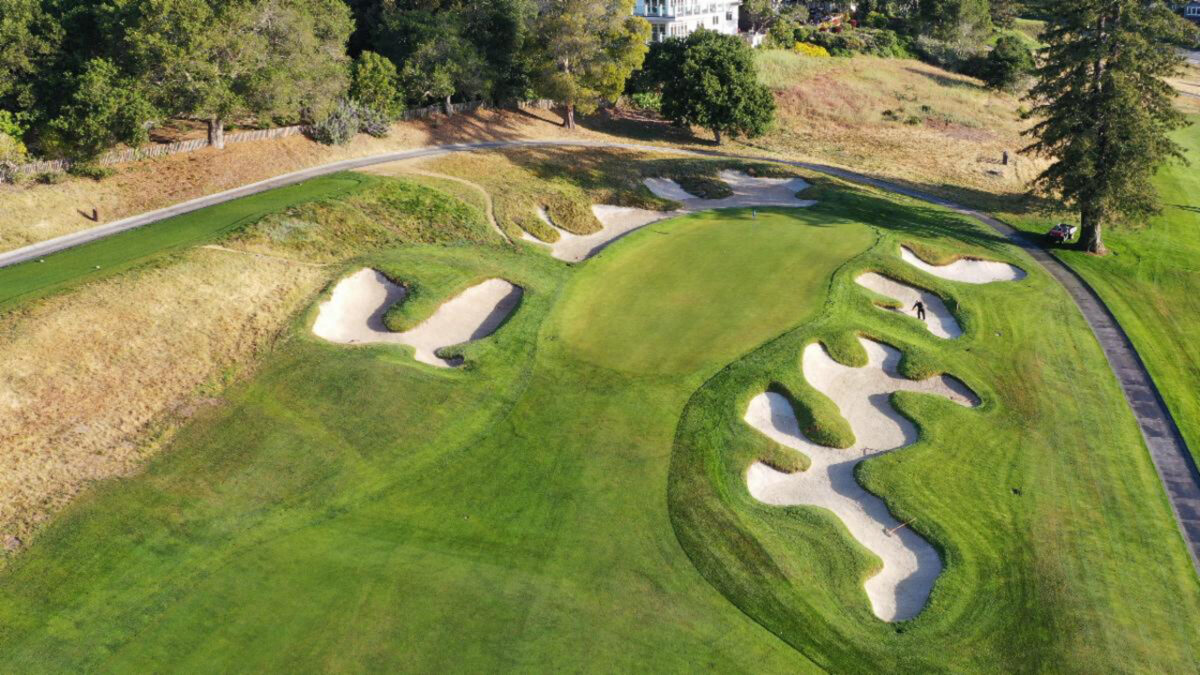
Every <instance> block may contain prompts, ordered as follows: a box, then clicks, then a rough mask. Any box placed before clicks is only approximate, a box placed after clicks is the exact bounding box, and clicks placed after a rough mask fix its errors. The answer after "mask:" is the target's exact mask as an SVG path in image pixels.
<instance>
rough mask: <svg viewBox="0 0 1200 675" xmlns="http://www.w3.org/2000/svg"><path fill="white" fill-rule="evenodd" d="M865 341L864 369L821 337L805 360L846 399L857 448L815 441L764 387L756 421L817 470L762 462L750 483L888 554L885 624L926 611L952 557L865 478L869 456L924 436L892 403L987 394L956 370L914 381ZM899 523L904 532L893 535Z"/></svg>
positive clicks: (873, 582) (878, 585)
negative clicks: (905, 396) (895, 511)
mask: <svg viewBox="0 0 1200 675" xmlns="http://www.w3.org/2000/svg"><path fill="white" fill-rule="evenodd" d="M860 341H861V342H862V345H863V348H865V349H866V350H867V355H868V356H869V363H868V364H867V366H866V367H864V368H849V367H847V366H843V365H841V364H839V363H837V362H836V361H834V360H833V359H832V358H830V357H829V355H828V354H827V353H826V352H825V350H824V348H822V347H821V346H820V345H819V344H812V345H809V346H808V348H806V349H805V350H804V358H803V368H804V375H805V377H806V378H807V379H808V381H809V382H810V383H811V384H812V385H813V387H815V388H816V389H817V390H819V391H820V392H822V393H823V394H825V395H826V396H828V397H829V398H830V399H832V400H833V402H834V403H836V404H837V405H838V408H840V409H841V412H842V415H843V416H844V417H845V418H846V420H847V421H848V422H849V423H850V426H851V428H852V429H853V430H854V434H855V436H856V438H857V442H856V443H855V445H854V447H852V448H849V449H846V450H837V449H834V448H827V447H824V446H821V445H817V444H815V443H812V442H810V441H809V440H808V439H807V438H805V437H804V434H803V433H802V432H801V430H800V427H799V424H798V423H797V422H796V415H795V412H794V411H793V410H792V408H791V405H790V404H789V403H788V401H787V399H786V398H784V397H783V396H780V395H779V394H775V393H766V394H762V395H760V396H757V397H755V398H754V400H752V401H751V402H750V406H749V408H748V409H747V410H746V416H745V420H746V422H747V423H748V424H750V425H751V426H752V427H754V428H755V429H757V430H759V431H760V432H762V433H763V434H765V435H766V436H768V437H769V438H771V439H772V440H774V441H775V442H777V443H779V444H780V445H783V446H785V447H789V448H792V449H794V450H798V451H800V452H803V453H804V454H805V455H807V456H808V457H809V458H810V459H811V460H812V466H811V467H810V468H809V469H808V471H803V472H799V473H795V474H785V473H782V472H780V471H777V470H775V469H773V468H771V467H769V466H767V465H766V464H763V463H761V462H759V463H755V464H754V465H753V466H751V467H750V470H749V471H748V472H747V473H746V482H747V486H748V487H749V490H750V494H751V495H753V496H754V498H755V499H758V500H759V501H762V502H765V503H767V504H773V505H777V506H795V505H805V506H818V507H821V508H825V509H828V510H830V511H832V512H833V513H834V514H835V515H836V516H837V517H838V518H839V519H841V521H842V522H843V523H844V524H845V525H846V528H847V529H848V530H849V531H850V534H851V536H853V537H854V538H855V539H857V540H858V541H859V542H860V543H861V544H862V545H863V546H865V547H866V548H868V549H869V550H870V551H871V552H873V553H874V554H875V555H877V556H879V558H880V559H881V560H882V561H883V569H882V570H880V571H879V572H877V573H876V574H875V575H874V576H872V577H871V578H869V579H867V581H866V582H865V583H864V584H863V586H864V588H865V589H866V591H867V596H868V598H870V601H871V608H872V610H874V612H875V615H876V616H878V617H879V618H881V619H883V620H884V621H903V620H905V619H909V618H912V617H913V616H916V615H917V613H919V612H920V611H921V609H922V608H923V607H924V606H925V604H926V602H927V601H928V600H929V593H930V591H931V590H932V589H933V582H934V581H935V580H936V579H937V577H938V575H939V574H941V571H942V561H941V558H940V557H939V556H938V553H937V551H936V550H935V549H934V548H933V547H932V546H930V544H929V542H927V541H925V540H924V539H922V538H921V537H920V536H918V535H917V534H916V533H915V532H914V531H913V530H912V529H910V528H908V527H900V526H901V523H900V522H898V521H897V520H896V519H895V518H893V517H892V516H891V514H890V513H889V512H888V510H887V506H886V505H885V504H884V502H883V500H881V499H879V498H878V497H876V496H874V495H872V494H871V493H869V492H867V491H866V490H864V489H863V488H862V486H861V485H859V484H858V481H857V480H855V478H854V467H855V465H857V464H858V463H859V462H861V461H863V460H864V459H866V458H868V457H872V456H875V455H879V454H882V453H885V452H889V451H892V450H896V449H898V448H902V447H905V446H907V445H911V444H913V443H915V442H916V441H917V440H918V437H919V436H918V433H917V429H916V427H915V426H914V425H913V424H912V422H910V421H908V419H907V418H905V417H904V416H903V415H901V414H900V413H899V412H898V411H896V409H895V408H893V407H892V405H891V403H890V401H889V398H890V397H889V395H890V394H891V393H892V392H895V391H916V392H922V393H926V394H935V395H938V396H944V397H946V398H948V399H950V400H951V401H954V402H955V403H958V404H959V405H963V406H970V407H974V406H977V405H979V399H978V397H976V396H975V394H974V393H973V392H972V391H971V390H970V389H969V388H968V387H967V386H966V385H965V384H963V383H962V382H960V381H958V380H956V379H954V378H952V377H948V376H940V377H934V378H930V379H928V380H924V381H922V382H914V381H912V380H907V379H905V378H903V377H901V376H900V375H899V374H898V372H897V366H898V365H899V363H900V356H901V355H900V352H899V351H898V350H896V349H894V348H892V347H889V346H887V345H884V344H881V343H878V342H874V341H871V340H866V339H861V338H860ZM896 528H899V529H896ZM890 530H894V531H893V532H892V533H891V534H889V531H890Z"/></svg>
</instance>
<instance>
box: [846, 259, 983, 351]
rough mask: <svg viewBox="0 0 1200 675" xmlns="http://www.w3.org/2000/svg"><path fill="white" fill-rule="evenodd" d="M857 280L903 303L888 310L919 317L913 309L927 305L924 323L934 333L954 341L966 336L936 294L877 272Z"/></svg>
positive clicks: (869, 273)
mask: <svg viewBox="0 0 1200 675" xmlns="http://www.w3.org/2000/svg"><path fill="white" fill-rule="evenodd" d="M854 281H855V282H856V283H858V285H859V286H862V287H863V288H867V289H869V290H872V291H875V292H876V293H878V294H880V295H886V296H887V297H889V298H894V299H896V300H899V301H900V302H901V303H903V306H902V307H901V308H900V309H894V310H893V309H891V308H887V309H889V310H891V311H895V312H899V313H901V314H905V315H909V316H912V317H913V318H916V316H917V313H916V311H915V310H914V309H913V306H914V305H915V304H916V303H917V302H918V301H920V302H921V303H923V304H924V305H925V312H926V318H925V321H924V324H925V327H926V328H928V329H929V332H930V333H933V334H934V335H936V336H938V337H940V338H946V339H950V340H952V339H954V338H957V337H960V336H961V335H962V327H960V326H959V325H958V321H957V320H956V319H955V318H954V315H953V314H951V313H950V310H949V308H947V307H946V303H944V302H942V299H941V298H939V297H938V296H936V295H934V294H933V293H930V292H929V291H927V290H924V289H921V288H917V287H915V286H909V285H908V284H906V283H903V282H900V281H896V280H895V279H891V278H888V277H885V276H883V275H881V274H876V273H874V272H867V273H866V274H863V275H860V276H859V277H858V278H857V279H855V280H854Z"/></svg>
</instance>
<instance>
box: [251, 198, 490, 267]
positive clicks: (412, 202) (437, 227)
mask: <svg viewBox="0 0 1200 675" xmlns="http://www.w3.org/2000/svg"><path fill="white" fill-rule="evenodd" d="M370 181H371V182H370V183H369V187H367V188H365V189H362V190H361V191H359V192H357V193H356V194H353V195H350V196H348V197H347V198H333V199H321V200H317V201H312V202H306V203H303V204H299V205H296V206H293V207H290V208H287V209H285V210H283V211H279V212H277V213H273V214H270V215H268V216H267V217H264V218H262V219H261V220H259V221H258V222H256V223H254V224H253V225H252V226H250V227H247V228H244V229H242V230H241V231H239V232H238V233H237V234H235V235H234V236H232V237H230V238H229V240H228V242H227V243H228V245H231V246H236V247H238V248H240V249H243V250H246V251H254V252H266V253H271V254H287V255H291V256H297V257H301V258H303V259H305V260H309V261H315V262H330V261H336V260H343V259H345V258H349V257H353V256H356V255H361V254H363V253H365V252H367V251H369V250H372V249H378V248H383V247H387V246H395V245H397V244H401V243H437V244H445V243H480V244H497V243H500V242H501V238H500V237H499V235H497V234H496V233H495V232H494V231H493V230H492V229H491V227H490V226H489V225H488V224H487V221H486V219H485V217H484V214H483V211H482V210H481V209H480V208H478V207H477V206H472V205H470V204H468V203H465V202H463V201H461V200H459V199H455V198H452V197H451V195H448V194H447V193H445V192H443V191H441V190H440V189H438V188H434V187H429V186H426V185H421V184H419V183H417V182H414V181H411V180H408V179H398V178H382V177H380V178H371V179H370Z"/></svg>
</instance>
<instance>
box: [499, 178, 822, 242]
mask: <svg viewBox="0 0 1200 675" xmlns="http://www.w3.org/2000/svg"><path fill="white" fill-rule="evenodd" d="M720 176H721V180H723V181H725V182H726V183H727V184H728V185H729V187H730V189H731V190H733V195H731V196H729V197H725V198H723V199H701V198H699V197H696V196H695V195H692V194H691V193H689V192H687V191H686V190H684V189H683V188H682V187H680V185H679V184H678V183H676V182H675V181H673V180H671V179H670V178H646V179H644V180H643V181H642V182H643V183H644V184H645V185H646V187H647V188H649V189H650V191H651V192H653V193H654V194H655V195H657V196H658V197H661V198H663V199H669V200H671V201H677V202H681V203H682V204H683V208H682V209H678V210H675V211H651V210H649V209H639V208H636V207H631V206H614V205H612V204H595V205H593V206H592V213H593V214H595V216H596V220H599V221H600V224H601V225H603V227H602V228H601V229H600V231H599V232H594V233H592V234H585V235H580V234H573V233H571V232H567V231H566V230H564V229H562V228H561V227H559V226H557V225H555V224H554V221H553V220H552V219H551V218H550V214H549V213H548V212H547V211H546V209H545V207H542V206H539V207H537V209H536V212H537V215H538V218H540V219H541V220H542V222H544V223H546V225H549V226H550V227H551V228H553V229H554V230H555V231H557V232H558V241H555V242H554V243H547V242H544V241H542V240H540V239H538V238H537V237H534V236H533V235H531V234H529V233H528V232H524V233H522V235H521V238H522V239H524V240H525V241H529V242H532V243H534V244H537V245H539V246H545V247H547V248H549V249H550V255H552V256H554V257H555V258H558V259H559V260H563V261H565V262H571V263H577V262H582V261H584V260H587V259H588V258H590V257H592V256H594V255H596V254H597V253H599V252H600V251H602V250H604V248H605V247H606V246H608V245H610V244H612V243H613V242H614V241H616V240H618V239H620V238H621V237H624V236H625V235H627V234H629V233H630V232H634V231H635V230H638V229H641V228H643V227H645V226H647V225H650V224H652V223H656V222H658V221H660V220H666V219H668V218H675V217H677V216H682V215H687V214H689V213H695V212H697V211H706V210H710V209H726V208H739V207H741V208H745V207H752V206H762V207H771V206H783V207H795V208H806V207H809V206H812V205H813V204H816V203H817V202H816V201H815V200H812V199H799V198H797V197H796V193H797V192H800V191H801V190H805V189H807V188H809V187H811V186H810V185H809V183H808V182H807V181H805V180H804V179H802V178H756V177H754V176H749V175H747V174H744V173H741V172H739V171H722V172H721V174H720Z"/></svg>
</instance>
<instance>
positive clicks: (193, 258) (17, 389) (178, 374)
mask: <svg viewBox="0 0 1200 675" xmlns="http://www.w3.org/2000/svg"><path fill="white" fill-rule="evenodd" d="M360 179H361V180H360ZM329 183H330V185H331V186H332V187H334V188H336V189H337V191H338V192H337V193H338V195H339V196H337V197H329V196H328V195H329V192H328V191H323V190H320V189H314V185H313V184H312V183H306V184H303V185H301V186H296V187H297V188H299V189H293V188H284V189H282V190H276V191H273V192H270V193H266V194H264V195H260V196H258V197H257V198H252V200H251V201H250V202H249V203H241V204H239V203H234V204H230V205H222V206H218V207H213V208H210V209H205V210H203V211H199V212H196V213H194V214H190V215H189V216H188V217H185V218H186V220H180V219H173V220H170V221H164V222H163V223H161V224H157V225H153V226H150V227H148V228H144V229H139V230H137V231H134V232H131V233H129V234H131V235H134V234H136V235H137V236H136V237H135V238H133V242H132V243H130V242H129V241H125V242H124V244H123V245H121V242H120V241H117V242H115V243H111V242H112V240H106V241H104V242H100V243H101V244H102V245H103V246H101V250H100V251H99V253H97V252H96V250H94V249H93V247H92V246H85V247H81V248H79V249H75V250H73V251H71V252H69V253H71V254H72V256H70V257H69V258H68V260H82V261H83V263H84V266H85V267H88V266H90V265H91V264H92V263H93V262H95V261H97V260H103V261H105V262H106V263H109V262H110V261H111V260H110V259H116V258H119V257H120V256H125V257H127V258H129V261H128V262H127V263H126V267H128V266H130V265H136V267H134V268H133V269H132V271H130V270H128V269H127V270H126V271H125V272H124V273H123V274H113V271H114V269H113V268H112V267H109V266H108V265H107V264H106V267H105V271H106V272H107V275H106V276H101V277H99V278H97V275H96V274H94V273H93V272H91V270H90V269H87V270H85V272H84V275H83V279H79V278H75V279H69V278H65V277H63V278H61V280H60V281H58V282H57V283H56V285H55V286H53V287H52V288H53V289H58V290H60V289H62V288H64V287H68V286H72V285H77V286H76V287H75V288H73V290H68V291H63V292H60V293H58V294H56V295H52V296H51V297H48V298H45V299H43V300H40V301H32V302H30V301H28V300H27V298H28V295H24V296H21V297H19V298H17V299H16V300H15V301H13V302H12V303H10V309H9V310H8V312H7V313H6V314H5V316H4V317H3V318H2V319H0V363H3V364H4V368H3V369H0V541H4V540H5V539H6V538H7V537H10V536H15V537H18V538H20V539H22V540H24V541H29V540H30V538H31V535H32V534H34V533H35V531H36V528H37V526H38V524H39V523H44V522H45V521H47V520H48V518H49V517H50V515H51V514H53V513H54V512H56V511H57V510H58V509H59V508H61V507H62V506H63V505H64V504H65V503H67V501H68V500H69V499H70V498H71V497H72V496H73V495H75V494H77V493H78V492H79V491H80V490H81V489H83V488H84V486H86V485H87V484H88V483H90V482H92V481H95V480H101V479H105V478H110V477H112V476H117V475H126V474H129V473H132V472H134V471H136V470H137V469H138V468H139V467H140V466H141V465H142V463H143V462H144V461H145V459H146V458H147V457H150V456H152V455H153V454H155V453H156V452H157V450H158V449H159V447H160V446H161V445H162V444H163V443H164V442H165V441H166V439H168V438H169V437H170V434H171V432H172V430H173V429H174V428H175V427H176V426H177V425H178V423H179V422H180V421H181V420H185V419H187V418H188V417H190V416H191V415H192V414H193V412H194V411H195V410H198V409H201V408H203V407H205V406H206V405H207V404H208V403H210V402H219V401H220V394H221V392H223V391H224V389H225V387H226V386H227V385H228V384H229V383H230V382H232V381H234V380H235V379H237V377H238V376H239V374H240V373H243V372H245V371H249V370H253V367H254V364H255V363H256V362H257V360H258V359H259V358H261V356H262V353H263V352H264V351H265V349H266V347H268V346H269V345H270V344H271V342H272V341H273V339H274V338H275V336H276V335H277V334H278V332H279V330H280V329H281V328H282V327H283V325H284V324H285V322H286V321H287V319H288V318H289V316H291V315H292V314H293V313H294V312H295V311H296V310H297V309H298V308H299V306H300V303H302V302H305V301H307V300H308V299H309V298H310V297H311V296H312V294H313V293H314V292H315V291H316V290H317V289H319V288H320V286H321V285H323V284H324V283H325V282H326V281H327V280H328V278H329V276H330V275H332V274H335V273H336V272H337V268H336V267H330V268H328V269H323V268H322V265H321V263H338V262H341V261H343V260H345V259H347V258H353V257H356V256H359V255H362V254H363V253H365V252H366V251H368V250H371V249H373V248H380V247H383V246H396V245H401V244H404V243H409V242H412V243H417V242H436V243H439V244H453V245H463V244H468V243H482V244H495V243H497V242H499V241H500V237H499V236H498V235H496V233H495V232H493V231H492V230H491V228H490V227H489V226H488V225H486V224H485V223H484V221H483V216H482V214H481V212H480V211H479V210H478V209H477V208H476V207H473V206H469V205H467V204H464V203H462V202H460V201H458V200H456V199H454V198H452V197H451V196H450V195H447V194H445V193H442V192H439V191H437V190H435V189H432V188H430V187H425V186H421V185H417V184H416V183H411V182H405V181H398V180H393V179H389V178H369V177H365V176H357V175H354V176H340V177H335V178H334V179H332V180H331V181H329ZM343 185H353V186H355V191H353V192H351V193H347V192H346V191H344V190H342V186H343ZM317 187H319V186H317ZM306 199H308V200H312V199H315V200H316V201H304V200H306ZM298 202H299V203H300V205H295V204H297V203H298ZM289 204H290V205H294V206H290V207H288V205H289ZM271 208H284V209H285V210H283V211H278V212H273V213H267V214H266V215H265V216H264V215H262V213H263V212H264V211H268V210H269V209H271ZM256 217H257V218H259V219H258V221H257V222H253V223H248V222H247V221H248V220H249V219H252V218H256ZM239 227H240V228H241V229H240V230H237V229H235V230H234V231H233V232H232V233H231V234H228V235H227V236H226V238H225V239H224V240H222V241H221V242H220V243H221V245H222V249H223V250H210V249H193V250H190V251H187V252H183V253H174V254H173V253H170V251H171V250H173V249H174V248H178V247H179V246H181V245H182V243H181V242H194V241H197V240H202V238H203V237H209V236H218V234H219V233H221V232H229V231H230V230H231V228H239ZM156 246H165V247H166V249H165V252H164V249H163V248H155V247H156ZM89 255H90V256H92V257H87V256H89ZM134 255H136V256H139V257H136V258H135V257H133V256H134ZM104 256H109V257H107V258H106V257H104ZM56 258H57V256H50V257H49V258H48V259H47V262H46V263H44V264H41V265H38V266H37V267H36V268H35V269H34V271H36V272H39V273H43V274H49V273H54V274H62V275H65V274H67V273H69V272H70V271H71V269H72V268H71V267H70V266H69V265H64V266H61V267H55V266H56V265H58V260H57V259H56ZM13 269H15V270H16V271H18V272H19V271H21V268H13ZM6 272H8V270H0V279H6V278H7V277H5V276H4V274H5V273H6ZM88 280H90V283H87V284H82V285H79V284H80V282H81V281H88ZM10 288H11V287H6V288H5V290H6V291H9V290H10ZM11 290H16V289H15V288H12V289H11ZM42 290H50V289H42ZM415 290H416V291H417V292H416V294H415V297H414V299H413V302H412V304H411V308H410V310H409V311H417V312H420V311H425V310H424V309H423V308H425V305H426V304H427V303H428V302H432V300H431V299H424V298H423V297H422V296H421V293H420V290H421V288H420V287H418V288H416V289H415ZM18 302H19V303H20V304H19V305H18V304H17V303H18ZM14 306H15V307H16V309H13V307H14Z"/></svg>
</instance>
